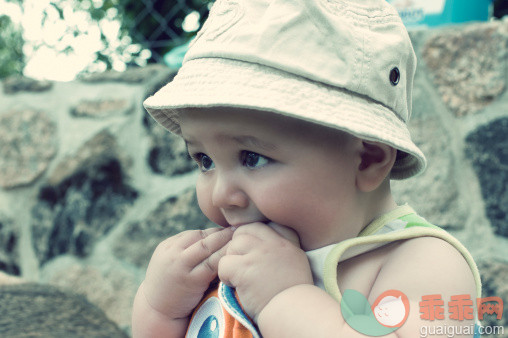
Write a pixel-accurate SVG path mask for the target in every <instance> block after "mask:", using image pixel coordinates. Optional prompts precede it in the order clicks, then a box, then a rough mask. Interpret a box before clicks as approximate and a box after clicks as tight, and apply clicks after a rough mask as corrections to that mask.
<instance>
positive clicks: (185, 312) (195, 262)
mask: <svg viewBox="0 0 508 338" xmlns="http://www.w3.org/2000/svg"><path fill="white" fill-rule="evenodd" d="M232 236H233V231H231V230H230V229H221V228H212V229H207V230H194V231H185V232H182V233H180V234H178V235H176V236H173V237H170V238H168V239H166V240H165V241H163V242H161V243H160V244H159V246H158V247H157V248H156V249H155V252H154V254H153V256H152V258H151V260H150V264H149V265H148V269H147V272H146V278H145V280H144V281H143V284H142V288H143V292H144V295H145V297H146V301H147V302H148V304H149V305H150V307H151V308H152V309H154V310H155V311H157V312H158V313H160V314H162V315H164V316H165V317H167V318H169V319H175V320H177V319H184V318H186V317H188V316H189V315H190V314H191V312H192V310H193V309H194V308H195V307H196V306H197V304H198V303H199V301H200V300H201V298H202V297H203V294H204V292H205V291H206V289H207V288H208V285H209V284H210V282H211V281H212V280H213V279H214V278H216V277H217V267H218V264H219V260H220V258H221V257H222V256H223V255H224V254H225V252H226V248H227V243H228V242H229V241H230V240H231V238H232Z"/></svg>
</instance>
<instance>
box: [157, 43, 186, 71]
mask: <svg viewBox="0 0 508 338" xmlns="http://www.w3.org/2000/svg"><path fill="white" fill-rule="evenodd" d="M191 41H192V40H190V41H189V42H187V43H184V44H183V45H180V46H178V47H175V48H173V49H172V50H170V51H169V52H168V53H166V54H164V57H163V58H164V63H165V64H166V65H167V66H168V67H169V68H171V69H175V70H176V69H179V68H180V67H181V66H182V62H183V58H184V57H185V53H187V50H188V49H189V45H190V43H191Z"/></svg>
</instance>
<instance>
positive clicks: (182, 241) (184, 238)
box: [175, 228, 224, 249]
mask: <svg viewBox="0 0 508 338" xmlns="http://www.w3.org/2000/svg"><path fill="white" fill-rule="evenodd" d="M222 230H224V229H223V228H208V229H205V230H188V231H184V232H181V233H179V234H178V235H176V236H175V238H176V240H177V245H178V246H179V247H180V248H182V249H187V248H188V247H190V246H191V245H193V244H194V243H196V242H197V241H199V240H201V239H203V238H206V237H208V236H210V235H211V234H214V233H216V232H219V231H222Z"/></svg>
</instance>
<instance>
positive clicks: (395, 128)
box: [144, 0, 426, 179]
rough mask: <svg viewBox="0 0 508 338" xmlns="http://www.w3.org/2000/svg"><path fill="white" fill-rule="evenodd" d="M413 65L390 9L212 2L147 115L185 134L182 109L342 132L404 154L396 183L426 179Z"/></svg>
mask: <svg viewBox="0 0 508 338" xmlns="http://www.w3.org/2000/svg"><path fill="white" fill-rule="evenodd" d="M415 68H416V56H415V53H414V51H413V47H412V45H411V41H410V39H409V36H408V34H407V31H406V29H405V27H404V25H403V24H402V21H401V19H400V18H399V16H398V14H397V11H396V10H395V9H394V8H393V7H392V6H391V5H390V4H388V2H387V1H386V0H362V1H360V0H342V1H341V0H216V2H215V4H214V5H213V7H212V9H211V10H210V14H209V17H208V19H207V21H206V22H205V24H204V25H203V27H202V29H201V30H200V31H199V32H198V34H197V36H196V38H195V39H194V41H193V42H192V44H191V46H190V48H189V50H188V52H187V54H186V56H185V59H184V61H183V65H182V67H181V69H180V70H179V72H178V74H177V76H176V77H175V78H174V80H173V81H172V82H170V83H169V84H167V85H166V86H164V87H163V88H162V89H161V90H159V91H158V92H157V93H155V95H153V96H151V97H149V98H148V99H147V100H146V101H145V102H144V106H145V108H146V109H147V111H148V112H149V113H150V114H151V115H152V116H153V118H154V119H155V120H156V121H157V122H159V123H160V124H161V125H162V126H163V127H165V128H166V129H168V130H169V131H171V132H174V133H176V134H178V135H180V134H181V132H180V126H179V122H178V114H179V108H188V107H224V106H225V107H238V108H250V109H258V110H264V111H271V112H274V113H278V114H282V115H286V116H290V117H295V118H299V119H303V120H306V121H310V122H313V123H318V124H321V125H324V126H328V127H332V128H336V129H339V130H343V131H346V132H348V133H350V134H353V135H355V136H357V137H359V138H361V139H365V140H368V141H376V142H382V143H384V144H387V145H390V146H392V147H394V148H396V149H398V150H400V151H401V152H399V155H398V156H397V160H396V162H395V165H394V167H393V169H392V171H391V174H390V177H391V178H393V179H403V178H407V177H410V176H413V175H415V174H417V173H419V172H421V171H422V170H423V169H424V168H425V165H426V160H425V156H424V155H423V153H422V152H421V151H420V149H418V147H417V146H416V145H415V144H414V143H413V142H412V141H411V137H410V134H409V130H408V129H407V122H408V120H409V117H410V115H411V95H412V87H413V77H414V72H415Z"/></svg>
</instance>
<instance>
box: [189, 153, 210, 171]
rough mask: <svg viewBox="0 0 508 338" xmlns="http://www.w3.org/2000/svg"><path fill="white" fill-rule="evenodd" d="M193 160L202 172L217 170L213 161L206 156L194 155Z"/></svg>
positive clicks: (201, 154)
mask: <svg viewBox="0 0 508 338" xmlns="http://www.w3.org/2000/svg"><path fill="white" fill-rule="evenodd" d="M192 158H193V159H194V160H195V161H196V162H197V163H198V166H199V169H201V171H202V172H207V171H210V170H212V169H213V168H215V164H214V163H213V161H212V159H211V158H210V156H208V155H206V154H203V153H197V154H195V155H193V156H192Z"/></svg>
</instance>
